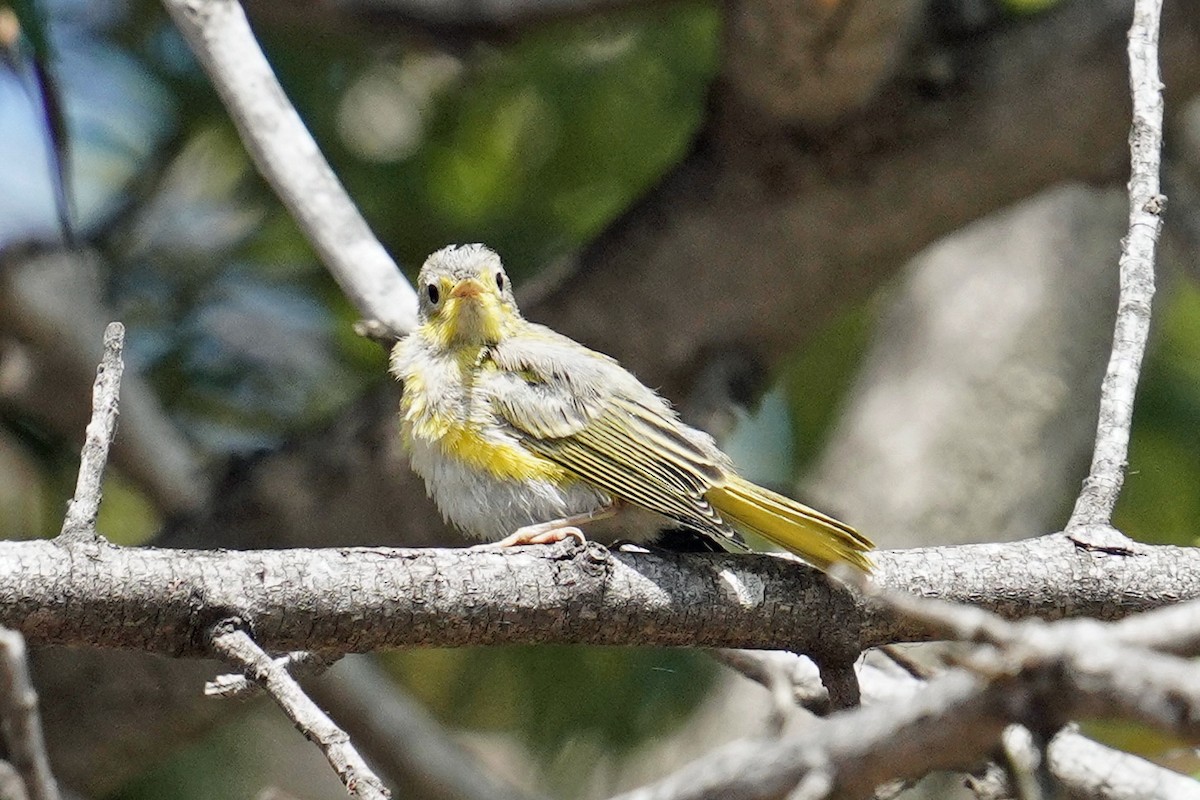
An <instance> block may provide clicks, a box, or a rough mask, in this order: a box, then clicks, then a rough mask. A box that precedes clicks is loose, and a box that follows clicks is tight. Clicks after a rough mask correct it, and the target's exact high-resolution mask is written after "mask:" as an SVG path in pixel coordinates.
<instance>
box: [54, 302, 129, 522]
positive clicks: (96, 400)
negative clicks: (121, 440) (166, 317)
mask: <svg viewBox="0 0 1200 800" xmlns="http://www.w3.org/2000/svg"><path fill="white" fill-rule="evenodd" d="M124 346H125V326H124V325H122V324H121V323H119V322H111V323H109V325H108V327H107V328H106V329H105V331H104V357H103V358H102V359H101V361H100V366H99V367H98V368H97V369H96V385H95V386H94V387H93V389H92V420H91V422H89V423H88V426H87V438H86V440H85V441H84V443H83V451H82V453H81V454H80V457H79V478H78V480H77V481H76V483H75V497H74V498H72V500H71V502H70V503H69V504H68V505H67V515H66V518H65V519H64V520H63V524H62V531H61V532H60V533H59V535H58V541H60V542H63V543H66V542H73V541H97V542H98V541H100V535H99V534H98V533H97V532H96V515H97V514H98V513H99V511H100V496H101V488H102V484H103V482H104V467H105V466H106V465H107V463H108V448H109V445H111V444H112V440H113V436H114V435H115V434H116V432H117V410H118V409H117V404H118V397H119V395H120V393H121V372H122V371H123V370H124V368H125V367H124V363H123V362H122V361H121V351H122V349H123V348H124Z"/></svg>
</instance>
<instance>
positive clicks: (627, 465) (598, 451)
mask: <svg viewBox="0 0 1200 800" xmlns="http://www.w3.org/2000/svg"><path fill="white" fill-rule="evenodd" d="M491 359H492V361H493V363H494V364H495V366H496V367H497V369H496V370H494V371H492V372H491V373H490V374H489V381H490V393H491V397H492V398H493V404H494V406H495V408H496V410H497V411H498V412H499V413H500V415H501V416H502V417H503V418H504V419H505V420H506V421H507V422H508V423H509V424H510V425H511V426H512V427H513V428H514V429H515V430H516V431H517V433H518V435H520V436H521V438H522V440H523V442H524V443H525V445H526V446H527V447H529V448H530V449H531V450H533V451H535V452H537V453H539V454H541V455H543V456H545V457H546V458H548V459H550V460H552V461H554V462H556V463H558V464H560V465H561V466H563V467H565V468H566V469H568V470H570V471H571V472H572V473H574V474H576V475H578V476H579V477H580V478H581V479H583V480H585V481H587V482H588V483H590V484H592V485H594V486H596V487H598V488H600V489H603V490H604V491H606V492H609V493H610V494H612V495H614V496H615V497H618V498H620V499H622V500H624V501H625V502H629V503H632V504H634V505H638V506H641V507H643V508H646V509H649V510H651V511H654V512H656V513H659V514H662V515H664V516H666V517H669V518H672V519H674V520H677V521H678V522H680V523H683V524H685V525H689V526H692V527H695V528H699V529H700V530H704V531H708V532H712V533H717V534H720V535H722V536H725V537H728V536H729V535H730V532H729V529H728V528H727V526H725V525H724V524H723V522H722V521H721V518H720V517H719V516H718V515H717V513H716V511H714V510H713V508H712V506H711V505H710V504H709V502H708V501H707V500H705V499H704V494H705V492H707V491H708V490H709V489H710V488H711V487H712V486H713V485H714V483H717V482H718V481H720V480H721V479H722V478H723V477H724V475H725V473H726V470H727V463H726V462H725V461H724V456H723V455H722V454H721V453H720V451H719V450H717V448H716V445H714V444H713V443H712V442H711V440H707V439H706V437H705V436H704V435H703V434H699V433H698V432H692V431H690V430H689V429H687V428H686V426H684V425H683V424H682V423H681V422H680V421H679V418H678V417H677V416H676V415H675V412H674V411H672V410H671V408H670V406H668V405H667V403H666V401H664V400H663V399H662V398H660V397H659V396H658V395H656V394H654V393H653V392H652V391H651V390H649V389H647V388H646V387H645V386H643V385H642V384H641V383H639V382H638V381H637V379H636V378H634V377H633V376H632V375H631V374H630V373H628V372H626V371H625V370H624V369H623V368H621V367H620V366H619V365H618V364H617V363H616V362H615V361H613V360H612V359H610V358H608V357H607V356H603V355H601V354H599V353H594V352H593V351H591V350H588V349H586V348H584V347H583V346H582V345H578V344H576V343H575V342H573V341H571V340H569V339H566V338H565V337H561V336H559V335H558V334H555V333H553V332H552V331H549V329H539V335H537V336H533V337H521V340H520V341H519V342H518V341H509V342H505V343H502V344H500V345H498V346H497V347H496V348H494V350H493V352H492V354H491Z"/></svg>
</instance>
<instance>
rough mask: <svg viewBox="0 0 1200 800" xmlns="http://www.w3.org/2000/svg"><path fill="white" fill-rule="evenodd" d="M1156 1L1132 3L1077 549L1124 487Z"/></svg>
mask: <svg viewBox="0 0 1200 800" xmlns="http://www.w3.org/2000/svg"><path fill="white" fill-rule="evenodd" d="M1161 14H1162V0H1137V3H1136V4H1135V6H1134V11H1133V25H1132V27H1131V28H1130V29H1129V84H1130V89H1131V91H1132V94H1133V125H1132V127H1131V129H1130V133H1129V149H1130V177H1129V233H1128V235H1126V237H1125V239H1124V241H1123V242H1122V247H1121V260H1120V268H1121V295H1120V300H1119V302H1118V306H1117V322H1116V330H1115V331H1114V333H1113V347H1112V355H1111V357H1110V358H1109V362H1108V371H1107V372H1106V373H1105V376H1104V384H1103V388H1102V389H1101V394H1100V418H1099V423H1098V425H1097V429H1096V448H1095V450H1094V452H1093V454H1092V466H1091V470H1090V471H1089V474H1088V477H1087V480H1085V481H1084V484H1083V490H1082V491H1081V492H1080V494H1079V499H1078V500H1076V502H1075V509H1074V511H1073V512H1072V513H1071V520H1070V522H1069V523H1068V524H1067V531H1068V533H1069V534H1070V535H1071V537H1072V539H1075V540H1076V541H1078V542H1079V543H1080V544H1083V545H1089V544H1094V542H1093V541H1090V539H1092V538H1093V537H1091V536H1089V531H1088V530H1087V527H1088V526H1094V527H1096V528H1099V529H1101V531H1104V530H1106V529H1107V528H1108V526H1109V523H1110V521H1111V519H1112V512H1113V508H1114V507H1115V506H1116V504H1117V497H1118V496H1119V495H1120V493H1121V485H1122V483H1123V482H1124V480H1125V466H1126V463H1127V459H1128V455H1129V429H1130V425H1131V423H1132V420H1133V401H1134V394H1135V392H1136V391H1137V383H1138V375H1139V374H1140V372H1141V368H1142V355H1143V354H1144V353H1145V350H1146V339H1147V338H1148V336H1149V332H1150V301H1151V299H1152V298H1153V296H1154V251H1155V245H1156V243H1157V241H1158V234H1159V231H1160V230H1161V228H1162V212H1163V207H1164V205H1165V203H1166V198H1165V197H1163V195H1162V194H1161V193H1160V191H1159V167H1160V163H1161V160H1162V130H1163V97H1162V81H1161V80H1160V78H1159V72H1158V30H1159V19H1160V17H1161Z"/></svg>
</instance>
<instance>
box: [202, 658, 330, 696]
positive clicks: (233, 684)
mask: <svg viewBox="0 0 1200 800" xmlns="http://www.w3.org/2000/svg"><path fill="white" fill-rule="evenodd" d="M338 658H340V656H325V655H323V654H321V653H313V652H311V651H309V650H293V651H292V652H290V653H287V654H286V655H282V656H280V657H279V658H276V659H275V664H276V665H277V666H279V667H281V668H282V669H285V670H287V672H288V674H289V675H292V676H293V677H296V678H306V677H315V676H317V675H321V674H323V673H324V672H325V670H327V669H329V668H330V667H331V666H333V665H334V664H335V663H336V662H337V660H338ZM261 688H262V686H260V685H259V684H258V683H256V682H254V681H252V680H250V679H249V678H247V677H246V676H245V675H242V674H240V673H229V674H227V675H218V676H217V677H215V678H213V679H212V680H211V681H208V682H206V683H205V684H204V694H205V696H206V697H220V698H222V699H225V700H229V699H232V698H235V697H251V696H253V695H254V694H256V693H257V692H258V691H259V690H260V689H261Z"/></svg>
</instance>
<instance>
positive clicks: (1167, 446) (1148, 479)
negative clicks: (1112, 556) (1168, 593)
mask: <svg viewBox="0 0 1200 800" xmlns="http://www.w3.org/2000/svg"><path fill="white" fill-rule="evenodd" d="M1155 313H1156V321H1157V327H1156V329H1155V330H1154V336H1153V341H1152V342H1151V349H1150V353H1149V354H1148V357H1147V359H1146V362H1145V364H1144V366H1143V369H1142V377H1141V382H1140V384H1139V391H1138V399H1137V406H1136V408H1135V412H1134V420H1133V432H1132V441H1131V443H1130V455H1129V474H1128V475H1127V477H1126V479H1125V487H1124V489H1123V491H1122V493H1121V500H1120V503H1119V504H1118V505H1117V511H1116V514H1115V515H1114V522H1115V524H1116V525H1117V527H1118V528H1120V529H1121V530H1123V531H1125V532H1126V533H1128V534H1129V535H1131V536H1133V537H1135V538H1137V539H1139V540H1142V541H1148V542H1162V543H1172V544H1185V545H1196V544H1200V542H1198V541H1197V531H1198V530H1200V492H1197V491H1196V487H1198V486H1200V287H1197V286H1196V284H1194V283H1180V284H1178V285H1176V286H1173V287H1171V291H1169V292H1162V293H1160V295H1159V297H1158V298H1157V303H1156V306H1155Z"/></svg>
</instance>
